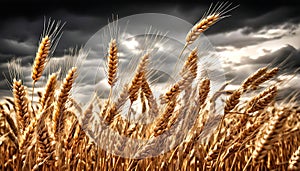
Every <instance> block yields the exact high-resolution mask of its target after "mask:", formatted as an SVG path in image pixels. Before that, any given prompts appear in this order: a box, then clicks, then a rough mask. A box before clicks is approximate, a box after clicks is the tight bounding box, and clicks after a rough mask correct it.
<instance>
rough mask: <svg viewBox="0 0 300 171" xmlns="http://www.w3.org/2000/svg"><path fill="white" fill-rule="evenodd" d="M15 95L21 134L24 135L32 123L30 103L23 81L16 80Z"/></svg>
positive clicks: (14, 84) (14, 85)
mask: <svg viewBox="0 0 300 171" xmlns="http://www.w3.org/2000/svg"><path fill="white" fill-rule="evenodd" d="M13 94H14V104H15V108H16V117H17V123H18V127H19V130H20V132H21V133H23V131H24V130H25V128H26V127H27V126H28V125H29V123H30V115H29V111H28V107H29V106H28V104H29V102H28V99H27V93H26V90H25V87H24V86H23V85H22V82H21V81H16V80H14V83H13Z"/></svg>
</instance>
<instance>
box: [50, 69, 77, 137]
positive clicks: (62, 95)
mask: <svg viewBox="0 0 300 171" xmlns="http://www.w3.org/2000/svg"><path fill="white" fill-rule="evenodd" d="M76 70H77V68H76V67H73V68H71V69H70V70H69V72H68V74H67V75H66V78H65V79H64V81H63V84H62V86H61V88H60V92H59V96H58V99H57V101H56V103H55V107H54V114H53V130H54V133H55V135H56V136H57V137H59V134H60V132H61V131H62V129H63V125H64V123H63V118H64V111H65V103H66V102H67V100H68V97H69V93H70V91H71V88H72V85H73V83H74V81H75V77H76Z"/></svg>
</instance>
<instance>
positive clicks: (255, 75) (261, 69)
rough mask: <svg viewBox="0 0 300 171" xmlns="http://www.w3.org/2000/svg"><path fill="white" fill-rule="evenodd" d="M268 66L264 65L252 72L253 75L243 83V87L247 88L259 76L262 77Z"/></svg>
mask: <svg viewBox="0 0 300 171" xmlns="http://www.w3.org/2000/svg"><path fill="white" fill-rule="evenodd" d="M267 70H268V68H267V67H263V68H260V69H258V70H257V71H256V72H255V73H254V74H252V75H251V76H249V77H248V78H247V79H246V80H245V81H244V82H243V83H242V88H243V90H244V91H246V90H247V88H248V87H249V86H250V85H251V84H253V82H254V81H255V80H257V79H258V78H259V77H261V76H262V75H264V74H265V73H266V72H267Z"/></svg>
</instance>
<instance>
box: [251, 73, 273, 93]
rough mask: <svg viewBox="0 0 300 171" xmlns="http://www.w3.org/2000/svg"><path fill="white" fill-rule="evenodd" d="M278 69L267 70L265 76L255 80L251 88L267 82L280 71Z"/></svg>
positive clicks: (254, 88)
mask: <svg viewBox="0 0 300 171" xmlns="http://www.w3.org/2000/svg"><path fill="white" fill-rule="evenodd" d="M278 71H279V68H273V69H271V70H269V71H267V72H266V73H264V75H263V76H261V77H260V78H258V79H257V80H255V81H254V82H253V83H252V85H251V87H250V88H252V89H253V90H256V89H257V87H258V86H259V85H260V84H262V83H264V82H266V81H267V80H269V79H271V78H272V77H274V76H275V75H276V74H277V73H278Z"/></svg>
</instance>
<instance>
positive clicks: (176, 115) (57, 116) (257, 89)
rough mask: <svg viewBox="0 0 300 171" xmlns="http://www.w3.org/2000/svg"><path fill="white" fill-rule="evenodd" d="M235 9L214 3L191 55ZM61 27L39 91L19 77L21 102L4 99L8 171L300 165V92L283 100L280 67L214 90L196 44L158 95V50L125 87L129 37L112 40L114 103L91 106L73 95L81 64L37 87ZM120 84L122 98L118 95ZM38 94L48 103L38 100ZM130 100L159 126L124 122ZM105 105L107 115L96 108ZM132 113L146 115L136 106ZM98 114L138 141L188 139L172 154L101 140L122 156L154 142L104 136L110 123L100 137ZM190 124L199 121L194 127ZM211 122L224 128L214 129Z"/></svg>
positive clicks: (48, 39)
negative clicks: (124, 43)
mask: <svg viewBox="0 0 300 171" xmlns="http://www.w3.org/2000/svg"><path fill="white" fill-rule="evenodd" d="M230 10H231V9H230V8H229V5H228V4H226V3H224V4H219V5H218V6H216V7H212V8H211V9H210V10H209V11H208V12H207V13H206V14H205V15H204V16H203V17H202V19H201V20H200V21H199V22H198V23H197V24H196V25H195V26H194V27H193V28H192V29H191V31H190V32H189V33H188V34H187V37H186V44H185V46H184V47H182V48H183V50H182V51H184V50H185V49H186V48H187V47H188V46H189V45H190V44H193V43H194V41H195V40H196V39H197V38H198V37H199V36H201V33H203V32H204V31H205V30H207V29H208V28H209V27H211V26H212V25H213V24H215V23H216V22H217V21H218V20H220V19H222V18H224V17H225V16H226V13H227V12H228V11H230ZM55 28H58V29H48V30H47V29H46V31H45V32H44V33H43V34H42V39H41V41H40V45H39V47H38V51H37V53H36V57H35V59H34V63H33V65H32V72H31V78H32V87H27V86H25V85H24V84H23V82H22V80H17V79H14V80H13V81H12V82H11V85H12V97H13V98H6V99H3V102H2V103H1V105H0V112H1V113H0V151H1V155H0V170H101V171H102V170H300V139H299V137H300V130H299V128H300V127H299V126H300V106H299V103H298V102H297V101H296V100H295V99H294V98H289V99H285V100H283V101H278V100H277V98H276V97H277V94H278V92H279V91H280V86H282V84H283V83H284V82H285V81H286V80H280V79H279V78H278V77H279V75H278V74H279V71H280V67H279V66H278V67H274V68H270V67H268V66H265V67H262V68H260V69H259V70H257V71H256V72H255V73H253V74H252V75H250V76H249V77H248V78H246V79H245V80H244V81H243V82H241V83H240V86H239V88H237V89H234V90H225V89H224V88H225V86H223V87H222V88H221V89H220V90H218V91H217V92H216V93H214V94H210V91H211V90H210V89H211V81H210V78H209V77H203V78H200V79H198V77H197V74H198V72H197V71H198V70H199V66H198V60H199V56H198V50H197V49H193V50H191V51H190V52H189V55H188V56H186V58H184V59H185V63H184V66H183V67H182V69H181V70H180V78H179V79H178V81H177V82H176V83H174V84H173V85H170V89H169V90H168V91H167V92H165V93H163V94H162V95H161V96H160V98H159V99H156V98H155V96H154V94H153V89H152V86H151V82H150V81H149V71H148V68H147V67H148V64H149V62H150V58H151V53H146V54H143V55H142V56H141V57H140V61H139V63H138V65H137V66H136V70H135V71H134V76H133V78H132V80H130V81H129V82H128V84H126V85H124V86H123V87H117V86H116V85H115V83H116V82H117V80H118V79H119V78H118V64H119V57H118V44H119V43H120V42H118V41H117V40H116V39H114V38H112V40H111V42H110V43H109V45H108V53H107V54H108V55H107V61H106V62H107V65H106V66H107V69H106V72H107V82H108V84H109V85H110V90H111V91H110V94H109V96H108V98H107V99H104V100H98V98H97V97H96V98H95V99H94V101H92V102H90V103H89V105H88V107H87V108H85V109H84V108H82V107H81V106H80V105H78V103H77V102H76V99H73V98H72V97H71V90H72V88H73V86H74V81H75V80H76V79H77V76H78V68H77V67H76V66H75V65H74V66H73V67H71V68H70V69H69V70H68V71H66V75H65V77H64V78H62V79H61V78H60V77H59V76H58V74H57V73H55V72H54V73H52V74H50V75H48V76H47V78H48V81H47V83H46V84H45V85H44V88H43V91H42V92H40V91H35V89H34V87H35V85H36V83H38V82H39V80H40V78H41V76H42V74H43V72H44V70H45V65H46V64H47V63H48V62H49V60H51V59H50V57H51V56H52V54H53V53H54V49H55V47H56V45H57V42H58V40H59V37H60V34H61V27H55ZM182 54H183V53H181V54H180V55H179V58H180V57H181V58H182V57H183V56H182ZM116 87H117V88H118V92H119V93H118V96H117V97H112V96H114V94H113V93H112V89H113V88H116ZM29 90H32V96H30V93H29ZM34 94H35V95H37V96H38V97H39V98H38V101H33V95H34ZM221 95H225V96H226V99H224V102H223V103H224V108H223V110H222V111H224V114H218V113H216V110H214V101H215V100H216V99H217V98H218V97H219V96H221ZM113 99H116V100H113ZM245 99H246V100H245ZM127 101H129V103H130V105H132V104H133V103H134V102H136V101H140V103H139V104H140V105H141V107H140V108H141V109H142V115H143V117H149V118H153V119H154V122H152V123H150V124H138V123H133V122H130V120H127V119H124V118H123V117H122V115H120V113H122V110H123V109H124V107H123V106H124V104H125V102H127ZM96 105H97V107H98V108H99V109H100V110H99V112H93V109H94V108H95V107H96ZM130 107H131V106H130ZM129 109H131V108H129ZM78 114H79V115H80V116H81V117H80V118H79V117H77V116H78ZM129 114H130V115H137V113H136V111H135V112H134V111H130V110H129ZM94 115H97V116H98V117H99V118H101V122H102V124H105V125H106V126H107V128H109V129H111V130H114V131H115V132H117V133H118V134H120V135H122V136H124V137H127V138H130V139H151V138H156V137H159V136H161V135H163V134H165V133H170V132H171V133H172V134H174V135H173V136H175V137H180V136H182V135H186V136H182V137H181V139H182V141H180V142H179V143H178V144H177V145H175V146H174V148H171V149H169V150H167V151H165V152H164V153H162V154H159V155H156V156H150V155H149V156H150V157H133V158H129V157H124V156H122V155H116V154H112V153H110V152H109V151H107V150H106V149H103V148H102V147H103V146H101V145H99V143H100V144H101V143H102V144H109V145H110V146H111V147H110V148H113V149H114V150H115V151H116V152H120V153H126V151H127V150H130V151H134V153H135V155H134V156H147V155H148V154H151V153H152V152H153V150H155V149H153V147H151V141H150V142H149V144H146V145H145V146H143V147H128V145H127V146H126V143H128V142H126V141H113V140H112V139H110V137H108V136H106V135H104V129H97V131H96V132H97V134H96V135H93V136H91V135H90V131H91V129H92V128H91V127H90V126H89V124H90V123H92V122H93V120H94ZM191 117H192V118H193V119H191ZM190 120H192V121H193V123H192V124H190V123H187V122H189V121H190ZM211 125H215V126H216V129H212V130H210V129H209V128H210V127H211V128H212V126H211ZM174 127H175V128H174ZM172 131H173V132H172ZM207 131H208V132H209V133H207ZM171 140H172V139H171ZM163 141H164V140H163ZM165 141H169V140H165ZM164 143H166V142H164ZM167 143H170V144H171V143H173V142H172V141H171V142H167ZM125 147H126V148H125ZM128 148H129V149H128Z"/></svg>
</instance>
